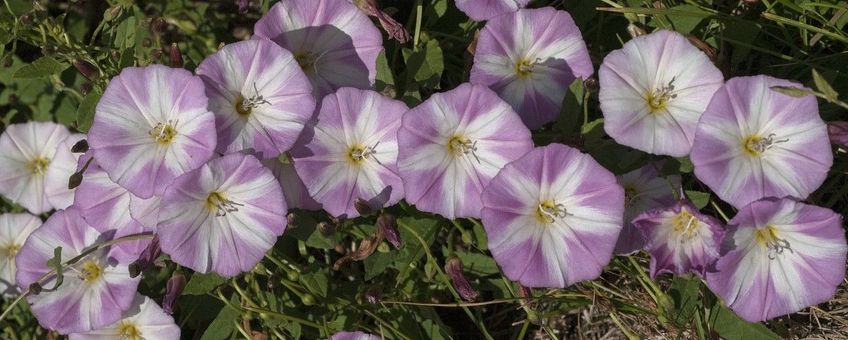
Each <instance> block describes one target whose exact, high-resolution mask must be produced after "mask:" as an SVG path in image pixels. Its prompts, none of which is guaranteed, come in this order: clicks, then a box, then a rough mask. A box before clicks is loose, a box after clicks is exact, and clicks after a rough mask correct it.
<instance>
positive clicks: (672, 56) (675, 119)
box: [598, 30, 724, 157]
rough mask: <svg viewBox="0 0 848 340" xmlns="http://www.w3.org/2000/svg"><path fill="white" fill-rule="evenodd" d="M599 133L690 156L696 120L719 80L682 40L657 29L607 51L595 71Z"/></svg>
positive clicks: (699, 54) (639, 146)
mask: <svg viewBox="0 0 848 340" xmlns="http://www.w3.org/2000/svg"><path fill="white" fill-rule="evenodd" d="M598 77H599V80H600V85H601V89H600V92H599V93H598V100H600V103H601V111H603V114H604V130H605V131H606V132H607V134H609V135H610V137H612V138H613V139H615V141H616V142H618V143H619V144H623V145H626V146H629V147H632V148H635V149H639V150H642V151H645V152H647V153H652V154H655V155H669V156H674V157H682V156H686V155H688V154H689V151H690V150H691V149H692V143H693V139H694V138H695V126H696V125H697V124H698V119H699V118H700V117H701V114H702V113H703V112H704V110H705V109H706V108H707V104H709V103H710V98H712V96H713V93H715V92H716V90H718V88H719V87H721V85H722V81H723V80H724V78H723V76H722V74H721V71H719V69H718V68H716V67H715V65H713V64H712V62H711V61H710V59H709V58H707V56H706V55H705V54H704V52H701V50H699V49H698V48H697V47H695V46H694V45H692V44H691V43H690V42H689V40H688V39H686V37H684V36H683V35H681V34H680V33H677V32H672V31H667V30H659V31H656V32H654V33H651V34H648V35H643V36H639V37H636V38H633V40H630V41H628V42H627V43H626V44H624V47H622V48H621V49H619V50H616V51H613V52H610V53H609V54H608V55H607V57H606V58H604V62H603V63H602V64H601V68H600V70H599V71H598Z"/></svg>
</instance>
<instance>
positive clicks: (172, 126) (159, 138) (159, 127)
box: [150, 121, 177, 145]
mask: <svg viewBox="0 0 848 340" xmlns="http://www.w3.org/2000/svg"><path fill="white" fill-rule="evenodd" d="M176 136H177V124H176V122H175V121H173V122H172V121H168V122H167V123H164V124H163V123H157V124H156V126H154V127H153V129H152V130H150V137H153V140H155V141H156V143H159V145H168V144H171V142H173V141H174V137H176Z"/></svg>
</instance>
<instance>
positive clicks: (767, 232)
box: [754, 225, 795, 260]
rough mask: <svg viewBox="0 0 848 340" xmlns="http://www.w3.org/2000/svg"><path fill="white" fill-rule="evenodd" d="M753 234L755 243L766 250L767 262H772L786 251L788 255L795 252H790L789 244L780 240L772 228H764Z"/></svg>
mask: <svg viewBox="0 0 848 340" xmlns="http://www.w3.org/2000/svg"><path fill="white" fill-rule="evenodd" d="M754 233H755V234H754V237H755V238H756V240H757V243H759V244H761V245H763V246H765V247H766V248H768V258H769V260H774V259H776V258H777V257H778V256H783V255H784V254H785V251H786V250H789V252H790V253H793V254H794V253H795V251H794V250H792V245H791V244H789V241H787V240H786V239H783V238H780V237H779V236H778V234H777V230H776V229H775V228H774V227H773V226H770V225H768V226H765V227H764V228H760V229H757V231H755V232H754Z"/></svg>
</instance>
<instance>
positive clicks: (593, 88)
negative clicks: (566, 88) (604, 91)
mask: <svg viewBox="0 0 848 340" xmlns="http://www.w3.org/2000/svg"><path fill="white" fill-rule="evenodd" d="M583 86H585V87H586V89H587V90H589V92H598V90H599V89H600V88H601V87H600V86H599V85H598V78H595V77H590V78H588V79H586V80H584V81H583Z"/></svg>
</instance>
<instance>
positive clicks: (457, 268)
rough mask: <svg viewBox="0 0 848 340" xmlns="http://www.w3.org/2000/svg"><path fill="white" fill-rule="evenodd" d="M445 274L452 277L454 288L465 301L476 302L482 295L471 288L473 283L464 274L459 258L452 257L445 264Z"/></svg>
mask: <svg viewBox="0 0 848 340" xmlns="http://www.w3.org/2000/svg"><path fill="white" fill-rule="evenodd" d="M445 273H447V275H448V277H450V279H451V282H453V287H454V288H455V289H456V292H457V293H458V294H459V296H460V297H461V298H462V299H463V300H465V301H474V300H475V299H477V296H478V295H480V294H479V293H477V291H476V290H475V289H474V287H471V283H469V282H468V279H466V278H465V274H463V273H462V261H460V260H459V258H457V257H452V258H450V259H448V260H447V261H446V262H445Z"/></svg>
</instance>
